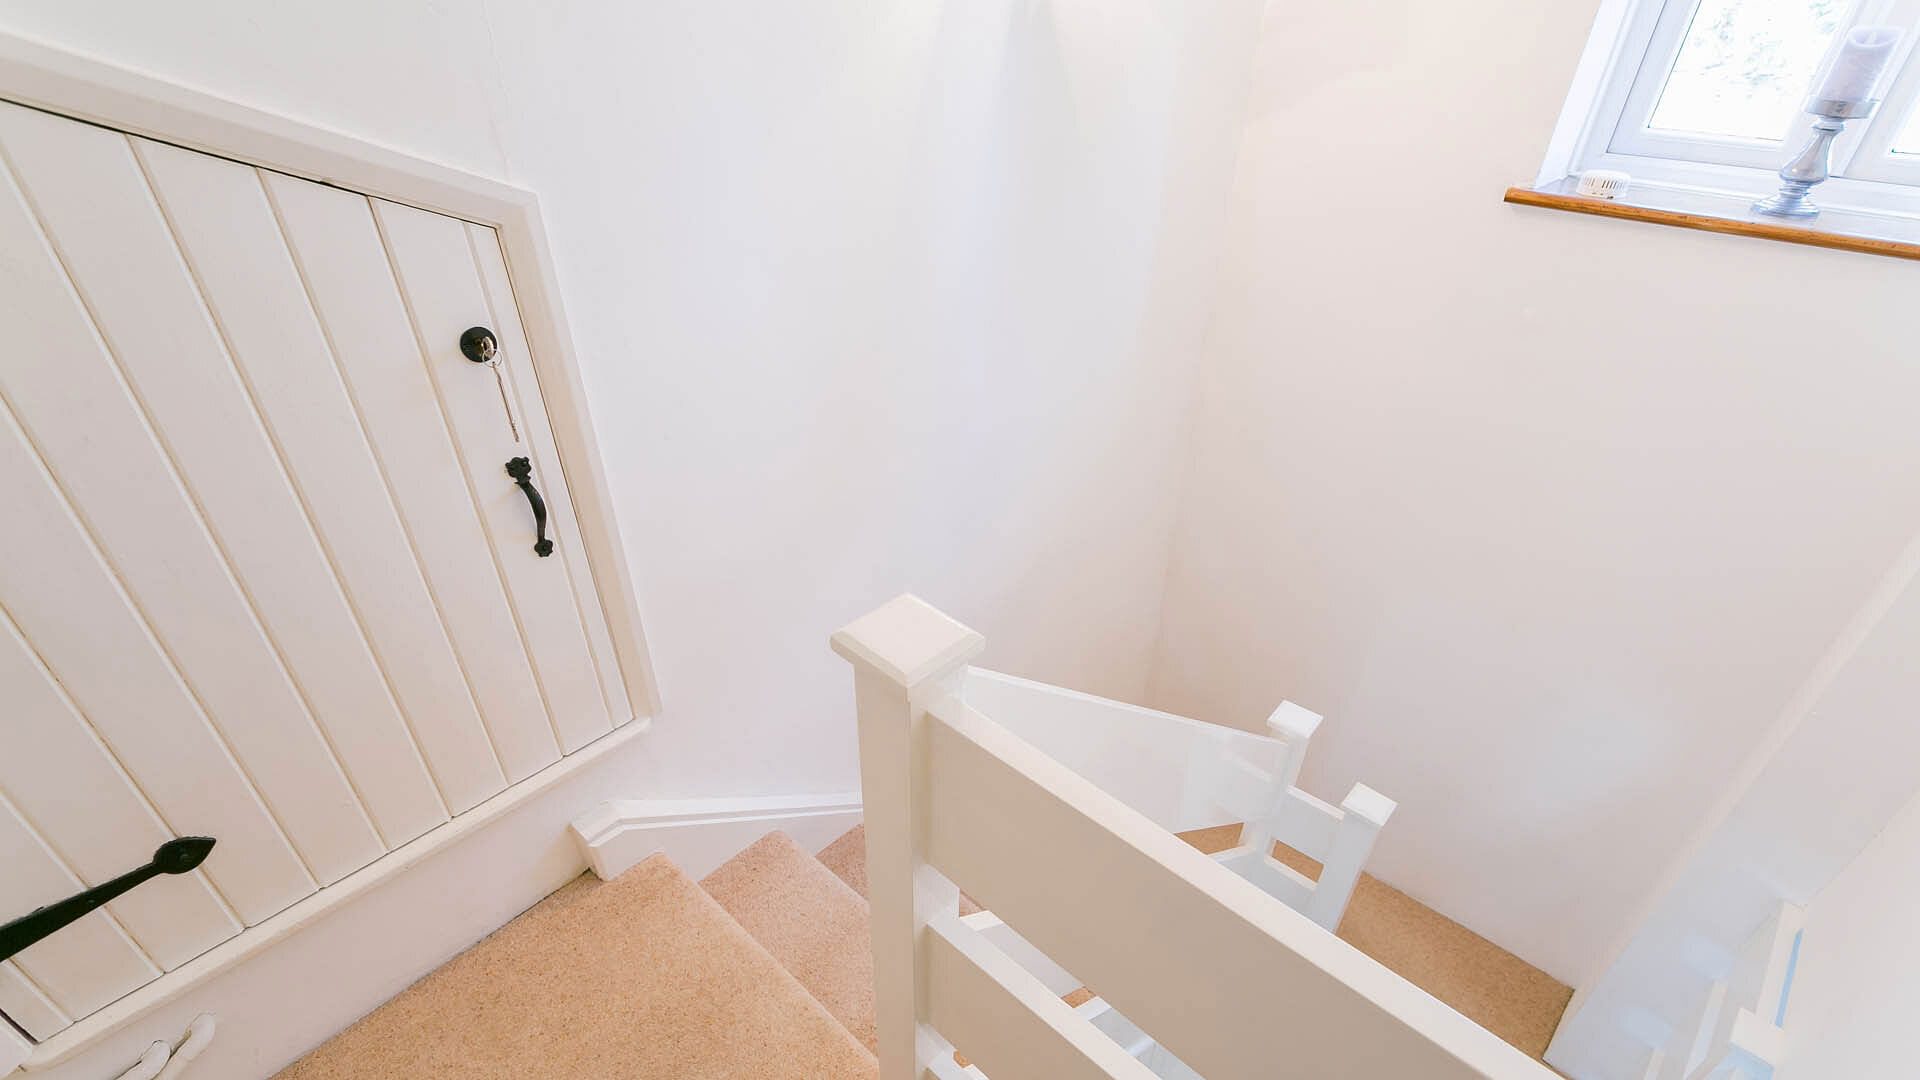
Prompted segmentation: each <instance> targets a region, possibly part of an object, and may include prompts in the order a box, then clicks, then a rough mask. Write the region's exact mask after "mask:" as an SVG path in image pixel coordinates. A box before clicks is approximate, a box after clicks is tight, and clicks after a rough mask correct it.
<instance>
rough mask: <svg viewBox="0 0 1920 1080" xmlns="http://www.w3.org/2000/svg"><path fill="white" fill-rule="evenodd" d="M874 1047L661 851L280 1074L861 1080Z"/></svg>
mask: <svg viewBox="0 0 1920 1080" xmlns="http://www.w3.org/2000/svg"><path fill="white" fill-rule="evenodd" d="M875 1071H876V1070H875V1067H874V1061H873V1055H872V1054H871V1053H869V1052H868V1051H867V1049H866V1048H865V1047H863V1046H861V1045H860V1043H859V1042H857V1041H855V1039H854V1038H853V1036H851V1035H849V1034H848V1033H847V1031H846V1029H845V1028H843V1027H842V1026H841V1025H840V1022H839V1021H837V1020H835V1019H834V1018H833V1016H832V1015H830V1014H829V1013H828V1012H827V1010H826V1009H825V1008H823V1007H822V1006H821V1005H820V1003H819V1002H818V1001H816V1000H815V999H814V998H813V997H812V996H811V995H810V994H808V993H807V991H806V990H805V989H804V988H802V987H801V985H800V984H799V983H798V982H796V981H795V980H794V978H793V976H791V975H789V974H788V973H787V972H786V970H785V969H783V968H782V967H781V966H780V963H779V962H778V961H777V960H775V959H774V958H773V956H772V955H771V954H769V953H768V952H767V950H766V949H764V948H762V947H761V946H760V945H759V944H758V943H757V942H755V941H754V939H753V938H752V937H751V936H750V935H749V934H748V933H747V931H746V930H744V929H742V928H741V926H740V924H739V923H737V922H735V921H734V920H733V919H732V918H731V917H730V916H728V914H727V913H726V911H724V910H723V909H722V908H721V907H720V905H719V904H717V903H715V902H714V900H713V898H712V897H710V896H708V895H707V894H706V893H705V892H702V891H701V889H700V887H699V886H698V885H695V884H694V883H693V882H692V881H690V880H688V878H687V877H686V875H684V874H682V873H681V872H680V871H679V870H678V869H677V868H676V867H675V866H674V865H673V864H672V863H671V862H668V861H667V860H666V858H665V857H663V856H655V857H653V858H651V859H648V860H647V861H646V862H644V863H641V864H640V865H639V866H637V867H635V868H633V869H632V870H630V871H628V872H627V873H625V874H623V875H621V876H620V878H619V879H618V880H615V881H611V882H604V883H603V882H599V881H597V880H595V879H593V878H592V877H590V876H589V877H582V878H580V879H579V880H577V881H575V882H573V883H572V884H570V885H568V886H566V887H565V888H563V889H561V890H560V891H559V892H556V893H554V894H553V895H552V896H550V897H548V898H547V899H546V900H543V901H541V902H540V904H538V905H537V906H535V907H534V908H532V909H531V910H529V911H528V912H527V913H526V914H524V915H522V916H520V917H519V918H517V919H515V920H514V921H513V922H511V923H508V924H507V925H506V926H505V927H503V928H502V929H501V930H500V931H499V932H497V933H495V934H494V935H493V936H492V937H489V938H487V939H486V940H484V941H482V942H480V943H479V944H478V945H475V946H474V947H473V948H472V949H469V950H468V951H466V952H465V953H462V954H461V955H459V956H457V957H455V958H454V959H453V960H452V961H450V962H449V963H448V964H447V965H446V966H444V967H442V968H440V969H439V970H437V971H435V972H434V973H432V974H431V975H428V976H427V977H426V978H424V979H422V980H421V981H420V982H418V983H415V984H414V985H413V986H412V987H409V988H408V989H407V990H406V991H404V992H403V993H401V994H400V996H399V997H396V998H394V999H393V1000H392V1001H389V1002H388V1003H386V1004H385V1005H382V1006H381V1007H380V1008H378V1009H376V1010H374V1011H373V1012H372V1013H371V1014H369V1015H368V1016H366V1017H365V1018H363V1019H362V1020H360V1022H359V1023H357V1024H355V1025H353V1026H352V1027H350V1028H348V1029H347V1030H346V1031H344V1032H342V1033H341V1034H339V1035H337V1036H335V1037H334V1038H333V1039H332V1040H331V1041H329V1042H328V1043H326V1044H325V1045H324V1046H322V1047H320V1048H319V1049H318V1050H315V1051H314V1052H313V1053H311V1054H309V1055H307V1057H305V1058H303V1059H301V1060H300V1061H298V1062H296V1063H295V1064H294V1065H292V1066H291V1067H289V1068H288V1069H286V1070H285V1071H284V1072H282V1073H281V1074H280V1076H281V1077H282V1078H284V1080H326V1078H354V1080H376V1078H379V1080H387V1078H393V1080H401V1078H404V1080H456V1078H457V1080H481V1078H488V1080H497V1078H508V1077H511V1078H515V1080H521V1078H526V1080H540V1078H556V1080H557V1078H565V1080H736V1078H740V1077H755V1078H759V1077H766V1078H777V1080H786V1078H791V1080H803V1078H804V1080H821V1078H833V1080H840V1078H843V1077H844V1078H849V1080H861V1078H871V1077H873V1076H874V1075H875Z"/></svg>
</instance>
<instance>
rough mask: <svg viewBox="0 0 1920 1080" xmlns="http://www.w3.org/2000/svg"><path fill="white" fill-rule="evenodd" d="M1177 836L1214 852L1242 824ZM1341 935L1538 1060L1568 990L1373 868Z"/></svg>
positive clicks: (1310, 869)
mask: <svg viewBox="0 0 1920 1080" xmlns="http://www.w3.org/2000/svg"><path fill="white" fill-rule="evenodd" d="M1181 839H1183V840H1185V841H1186V842H1187V843H1189V844H1192V845H1193V846H1194V847H1196V848H1199V849H1200V850H1201V851H1204V852H1206V853H1207V854H1209V855H1211V854H1213V853H1215V852H1218V851H1225V850H1227V849H1228V848H1230V847H1233V846H1235V845H1237V844H1238V843H1239V842H1240V826H1238V825H1226V826H1222V827H1221V828H1218V829H1201V830H1198V831H1196V832H1190V833H1182V834H1181ZM1273 854H1274V857H1275V858H1277V859H1279V860H1281V861H1282V862H1285V863H1287V864H1288V865H1289V866H1292V867H1293V868H1294V869H1295V870H1298V871H1299V872H1301V873H1303V874H1305V875H1307V876H1308V877H1318V876H1319V874H1320V865H1319V864H1318V863H1316V862H1314V861H1313V860H1312V859H1309V858H1307V857H1306V856H1304V855H1302V854H1300V853H1299V852H1297V851H1294V850H1293V849H1292V848H1289V847H1285V846H1283V845H1275V847H1274V852H1273ZM1340 937H1341V938H1342V939H1344V940H1345V941H1347V942H1348V943H1349V944H1351V945H1352V946H1353V947H1354V948H1356V949H1359V950H1360V951H1361V952H1363V953H1366V954H1367V955H1368V956H1371V957H1373V958H1374V959H1375V960H1378V961H1380V962H1381V963H1382V964H1384V965H1386V966H1387V967H1388V968H1391V969H1392V970H1393V971H1394V972H1395V973H1397V974H1398V975H1399V976H1400V977H1401V978H1403V979H1405V980H1407V981H1408V982H1410V983H1412V984H1413V985H1415V986H1418V987H1419V988H1421V989H1422V990H1425V991H1426V992H1427V993H1429V994H1432V995H1433V996H1434V997H1436V998H1439V999H1440V1000H1441V1001H1444V1002H1446V1003H1447V1004H1448V1005H1450V1006H1452V1007H1453V1008H1454V1009H1455V1010H1456V1011H1458V1012H1459V1013H1460V1014H1461V1015H1463V1016H1465V1017H1467V1018H1468V1019H1470V1020H1472V1021H1474V1022H1475V1023H1477V1024H1479V1025H1480V1026H1481V1027H1484V1028H1486V1029H1487V1030H1488V1031H1491V1032H1493V1033H1494V1034H1495V1035H1498V1036H1500V1037H1501V1038H1502V1039H1504V1040H1506V1041H1507V1042H1508V1043H1510V1044H1512V1045H1513V1046H1515V1047H1518V1048H1519V1049H1521V1050H1524V1051H1526V1052H1527V1053H1528V1054H1531V1055H1532V1056H1533V1057H1534V1058H1535V1059H1536V1060H1539V1059H1540V1057H1541V1055H1542V1054H1545V1053H1546V1052H1547V1042H1548V1041H1549V1040H1550V1039H1552V1038H1553V1029H1554V1028H1555V1027H1556V1026H1558V1025H1559V1023H1560V1014H1561V1013H1563V1012H1565V1011H1566V1009H1567V1002H1568V1001H1569V1000H1571V999H1572V997H1573V989H1572V988H1571V987H1569V986H1567V985H1566V984H1565V983H1562V982H1560V981H1559V980H1558V979H1555V978H1554V977H1553V976H1551V975H1549V974H1547V973H1546V972H1544V971H1541V970H1540V969H1539V968H1536V967H1534V966H1533V965H1532V964H1529V963H1527V962H1526V961H1525V960H1522V959H1520V958H1519V957H1518V956H1515V955H1514V954H1512V953H1510V952H1508V951H1507V950H1505V949H1502V948H1501V947H1500V946H1498V945H1495V944H1494V943H1493V942H1491V941H1488V940H1487V939H1486V938H1483V937H1481V936H1480V935H1479V934H1476V933H1474V932H1473V931H1471V930H1469V929H1467V928H1466V927H1464V926H1461V925H1460V924H1459V923H1457V922H1454V921H1453V920H1452V919H1449V918H1447V917H1446V916H1445V915H1442V914H1440V913H1439V912H1437V911H1435V910H1433V909H1432V908H1430V907H1427V906H1426V905H1424V904H1422V903H1420V902H1419V901H1418V900H1415V899H1413V898H1412V897H1410V896H1408V895H1407V894H1406V893H1403V892H1401V891H1400V890H1398V889H1396V888H1394V887H1393V886H1391V885H1388V884H1386V883H1385V882H1382V881H1381V880H1380V879H1378V878H1376V877H1374V876H1373V875H1372V874H1362V875H1360V883H1359V884H1358V885H1356V886H1355V887H1354V890H1353V900H1352V901H1351V902H1349V903H1348V904H1347V914H1346V918H1344V919H1342V920H1341V922H1340Z"/></svg>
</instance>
